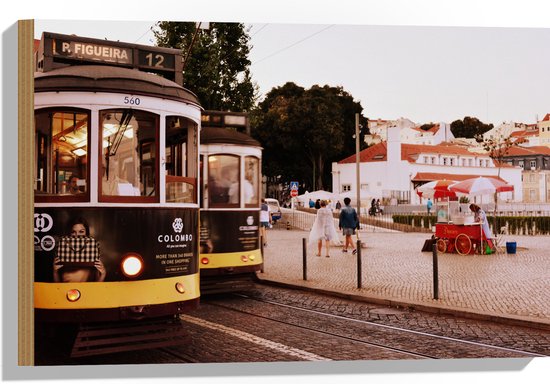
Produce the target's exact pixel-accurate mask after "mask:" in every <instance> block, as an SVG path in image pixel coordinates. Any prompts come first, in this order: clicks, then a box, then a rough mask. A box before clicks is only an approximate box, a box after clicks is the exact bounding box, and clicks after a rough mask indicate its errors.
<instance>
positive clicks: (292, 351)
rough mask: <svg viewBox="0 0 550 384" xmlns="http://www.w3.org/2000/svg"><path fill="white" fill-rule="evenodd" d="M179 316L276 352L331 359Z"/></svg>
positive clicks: (312, 359) (313, 358) (308, 357)
mask: <svg viewBox="0 0 550 384" xmlns="http://www.w3.org/2000/svg"><path fill="white" fill-rule="evenodd" d="M180 318H181V319H182V320H185V321H187V322H189V323H193V324H196V325H199V326H201V327H206V328H210V329H213V330H215V331H219V332H224V333H227V334H228V335H231V336H234V337H238V338H239V339H241V340H244V341H248V342H251V343H254V344H258V345H261V346H263V347H266V348H271V349H274V350H276V351H278V352H282V353H286V354H288V355H291V356H295V357H298V358H300V359H303V360H307V361H332V360H331V359H328V358H326V357H322V356H319V355H316V354H314V353H310V352H307V351H303V350H301V349H297V348H292V347H289V346H288V345H284V344H280V343H276V342H274V341H271V340H267V339H264V338H261V337H258V336H254V335H251V334H250V333H246V332H242V331H239V330H237V329H233V328H229V327H226V326H223V325H220V324H215V323H211V322H210V321H207V320H203V319H199V318H197V317H193V316H189V315H180Z"/></svg>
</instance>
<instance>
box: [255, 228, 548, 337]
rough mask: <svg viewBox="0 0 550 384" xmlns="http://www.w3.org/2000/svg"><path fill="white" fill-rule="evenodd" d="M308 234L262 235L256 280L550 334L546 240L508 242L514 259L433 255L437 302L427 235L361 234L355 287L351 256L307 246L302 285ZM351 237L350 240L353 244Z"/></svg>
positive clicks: (273, 232) (278, 230)
mask: <svg viewBox="0 0 550 384" xmlns="http://www.w3.org/2000/svg"><path fill="white" fill-rule="evenodd" d="M308 234H309V232H308V231H307V230H300V229H290V230H287V229H286V226H285V225H283V223H279V224H277V225H276V226H275V227H274V228H273V229H271V230H269V231H268V236H267V237H268V245H267V246H266V247H265V248H264V270H263V272H261V273H258V277H259V279H260V280H265V281H269V282H274V283H278V284H283V285H290V286H297V287H302V288H306V289H311V290H318V291H325V292H331V293H335V294H338V295H342V296H345V297H350V298H355V299H359V300H366V301H371V302H375V303H382V304H389V305H393V306H400V307H410V308H416V309H421V310H427V311H431V312H439V313H454V314H460V315H462V316H467V317H473V318H481V319H489V320H494V321H499V322H506V323H514V324H520V325H530V326H537V327H541V328H545V329H550V236H511V235H510V236H508V238H507V239H506V240H507V241H515V242H516V243H517V251H516V253H515V254H507V253H505V251H504V252H502V253H497V254H491V255H467V256H461V255H458V254H449V253H444V254H442V253H439V254H438V255H437V264H438V279H439V284H438V298H437V299H435V298H434V294H435V290H434V268H433V264H434V263H433V254H432V252H422V251H421V250H422V246H423V245H424V241H425V240H426V239H428V238H429V237H430V235H429V234H426V233H403V232H389V231H382V230H379V229H373V228H372V227H370V228H366V229H363V230H362V231H360V238H361V241H362V242H364V243H365V244H364V247H363V248H362V249H361V254H362V255H361V260H362V261H361V263H362V268H361V275H362V279H361V287H360V288H358V285H359V283H358V279H357V276H358V274H357V256H356V255H352V254H351V253H349V252H348V253H342V251H341V247H340V246H337V245H333V246H332V247H331V249H330V258H326V257H325V256H324V253H325V250H324V248H323V256H321V257H317V256H315V253H316V251H317V250H316V247H311V246H309V245H307V244H306V248H307V257H306V272H307V280H304V279H303V271H304V263H303V240H302V239H306V243H307V237H308ZM355 240H356V238H355V237H354V242H355Z"/></svg>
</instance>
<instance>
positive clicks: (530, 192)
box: [529, 189, 537, 202]
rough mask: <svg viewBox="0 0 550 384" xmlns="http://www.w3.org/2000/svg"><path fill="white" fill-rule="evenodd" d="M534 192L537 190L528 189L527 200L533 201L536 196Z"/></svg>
mask: <svg viewBox="0 0 550 384" xmlns="http://www.w3.org/2000/svg"><path fill="white" fill-rule="evenodd" d="M536 192H537V191H536V190H535V189H530V190H529V200H530V201H531V202H533V201H535V200H536V197H537V196H536Z"/></svg>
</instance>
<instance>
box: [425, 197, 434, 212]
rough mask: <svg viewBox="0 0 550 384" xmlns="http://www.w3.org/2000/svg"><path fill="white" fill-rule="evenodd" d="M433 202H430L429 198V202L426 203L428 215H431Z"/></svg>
mask: <svg viewBox="0 0 550 384" xmlns="http://www.w3.org/2000/svg"><path fill="white" fill-rule="evenodd" d="M432 205H433V203H432V201H431V200H430V198H429V197H428V202H427V203H426V207H427V208H428V215H429V214H430V213H431V211H432Z"/></svg>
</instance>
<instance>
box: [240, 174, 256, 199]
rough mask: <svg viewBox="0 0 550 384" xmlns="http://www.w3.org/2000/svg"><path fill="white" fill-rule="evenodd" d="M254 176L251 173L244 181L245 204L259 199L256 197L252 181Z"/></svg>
mask: <svg viewBox="0 0 550 384" xmlns="http://www.w3.org/2000/svg"><path fill="white" fill-rule="evenodd" d="M251 179H252V176H251V175H250V174H247V175H246V177H245V179H244V183H243V192H244V202H245V204H251V203H253V202H254V201H256V202H257V201H258V200H255V199H254V197H255V196H254V186H253V185H252V182H251Z"/></svg>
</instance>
